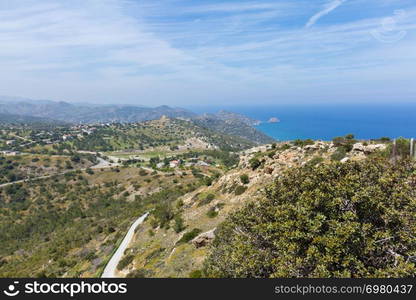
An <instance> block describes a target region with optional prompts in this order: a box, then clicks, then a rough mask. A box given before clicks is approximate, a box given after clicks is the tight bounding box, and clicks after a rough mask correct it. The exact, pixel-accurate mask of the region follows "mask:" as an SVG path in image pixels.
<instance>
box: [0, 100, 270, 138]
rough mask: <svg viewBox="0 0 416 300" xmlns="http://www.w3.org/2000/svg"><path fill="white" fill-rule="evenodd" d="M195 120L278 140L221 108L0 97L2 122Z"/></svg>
mask: <svg viewBox="0 0 416 300" xmlns="http://www.w3.org/2000/svg"><path fill="white" fill-rule="evenodd" d="M163 116H166V117H168V118H172V119H173V118H176V119H182V120H188V121H193V122H194V123H195V125H197V126H200V127H205V128H207V129H209V130H211V131H217V132H219V133H223V134H226V135H232V136H236V137H240V138H242V139H246V140H248V141H250V142H253V143H255V144H266V143H272V142H274V140H273V139H272V138H271V137H269V136H267V135H265V134H264V133H262V132H260V131H258V130H257V129H255V128H254V127H253V125H255V124H257V121H256V120H253V119H251V118H248V117H246V116H243V115H240V114H236V113H232V112H226V111H220V112H218V113H216V114H203V115H197V114H195V113H193V112H191V111H189V110H186V109H183V108H172V107H169V106H159V107H155V108H150V107H140V106H122V105H120V106H118V105H107V106H104V105H87V104H70V103H66V102H54V101H47V100H42V101H35V100H28V99H20V98H5V97H3V98H2V97H0V123H1V120H4V121H5V122H7V123H11V122H13V121H14V120H16V121H17V120H19V122H20V123H22V122H28V123H30V124H34V123H42V124H44V123H46V124H55V123H59V122H61V123H62V122H66V123H74V124H80V123H81V124H100V123H101V124H102V123H123V124H127V123H138V122H144V121H150V120H158V119H160V118H161V117H163Z"/></svg>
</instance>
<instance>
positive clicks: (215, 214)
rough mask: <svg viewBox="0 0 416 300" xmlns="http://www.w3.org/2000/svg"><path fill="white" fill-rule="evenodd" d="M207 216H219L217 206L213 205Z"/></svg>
mask: <svg viewBox="0 0 416 300" xmlns="http://www.w3.org/2000/svg"><path fill="white" fill-rule="evenodd" d="M207 216H208V218H215V217H216V216H218V212H217V211H216V208H215V207H211V208H210V209H209V210H208V212H207Z"/></svg>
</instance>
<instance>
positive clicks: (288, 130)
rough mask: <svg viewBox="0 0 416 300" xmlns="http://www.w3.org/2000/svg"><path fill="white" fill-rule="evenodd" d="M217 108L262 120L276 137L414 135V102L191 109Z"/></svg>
mask: <svg viewBox="0 0 416 300" xmlns="http://www.w3.org/2000/svg"><path fill="white" fill-rule="evenodd" d="M220 109H224V110H227V111H232V112H237V113H241V114H244V115H246V116H249V117H251V118H253V119H256V120H260V121H262V123H261V124H260V125H258V126H257V129H259V130H261V131H262V132H264V133H266V134H267V135H269V136H271V137H273V138H275V139H277V140H280V141H289V140H295V139H308V138H310V139H316V140H317V139H320V140H326V141H328V140H332V138H334V137H337V136H343V135H346V134H350V133H352V134H354V135H355V136H356V138H358V139H375V138H380V137H390V138H397V137H406V138H411V137H415V138H416V118H415V114H416V104H397V105H387V104H383V105H337V106H335V105H330V106H328V105H315V106H311V105H309V106H300V105H296V106H295V105H293V106H290V105H286V106H269V107H248V106H244V107H243V106H241V107H210V108H206V107H205V108H201V107H199V108H194V109H193V110H194V111H197V112H216V111H218V110H220ZM272 117H276V118H278V119H280V123H273V124H272V123H268V122H267V121H268V120H269V119H270V118H272Z"/></svg>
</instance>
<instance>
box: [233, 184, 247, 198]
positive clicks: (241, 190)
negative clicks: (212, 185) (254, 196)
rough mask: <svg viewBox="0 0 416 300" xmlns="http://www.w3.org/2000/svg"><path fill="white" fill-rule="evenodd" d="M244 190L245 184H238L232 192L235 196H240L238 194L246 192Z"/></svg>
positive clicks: (245, 188)
mask: <svg viewBox="0 0 416 300" xmlns="http://www.w3.org/2000/svg"><path fill="white" fill-rule="evenodd" d="M246 190H247V187H246V186H243V185H239V186H237V187H236V189H235V191H234V194H235V195H236V196H240V195H242V194H244V193H245V192H246Z"/></svg>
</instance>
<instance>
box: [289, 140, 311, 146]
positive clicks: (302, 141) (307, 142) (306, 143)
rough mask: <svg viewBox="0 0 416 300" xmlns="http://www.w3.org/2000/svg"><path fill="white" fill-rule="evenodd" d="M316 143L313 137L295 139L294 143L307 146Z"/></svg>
mask: <svg viewBox="0 0 416 300" xmlns="http://www.w3.org/2000/svg"><path fill="white" fill-rule="evenodd" d="M313 144H315V141H314V140H311V139H307V140H299V139H298V140H294V141H293V145H295V146H297V147H305V146H307V145H313Z"/></svg>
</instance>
